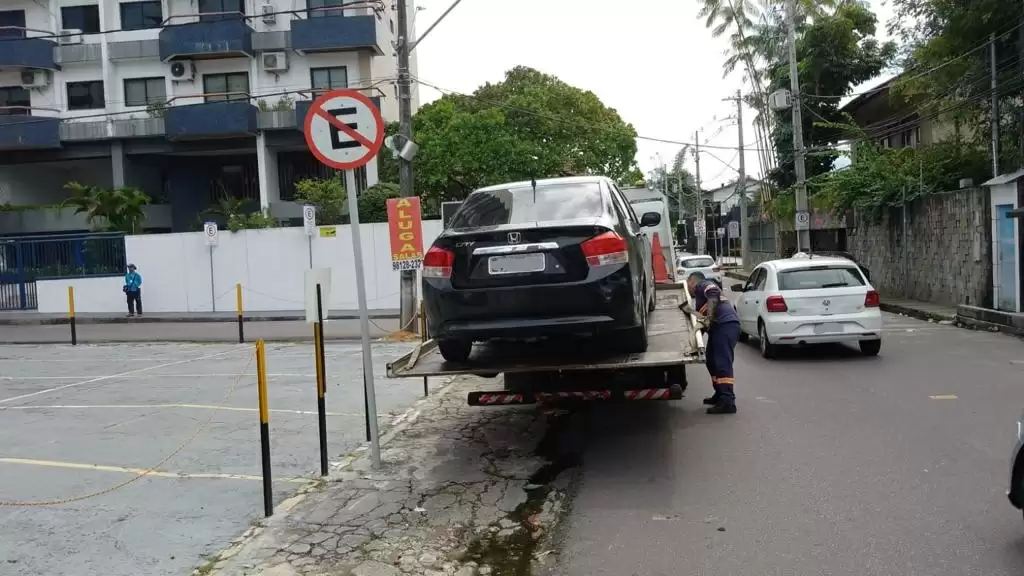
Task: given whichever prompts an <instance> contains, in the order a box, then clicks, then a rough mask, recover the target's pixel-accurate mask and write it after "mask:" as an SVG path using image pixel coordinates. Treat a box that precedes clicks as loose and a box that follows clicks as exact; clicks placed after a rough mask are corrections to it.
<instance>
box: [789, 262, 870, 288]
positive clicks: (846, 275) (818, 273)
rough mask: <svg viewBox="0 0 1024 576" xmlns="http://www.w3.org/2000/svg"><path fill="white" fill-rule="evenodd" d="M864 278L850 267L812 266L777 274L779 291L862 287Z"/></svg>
mask: <svg viewBox="0 0 1024 576" xmlns="http://www.w3.org/2000/svg"><path fill="white" fill-rule="evenodd" d="M863 285H864V277H863V276H861V273H860V270H857V269H856V268H854V267H852V266H814V267H811V268H797V269H794V270H785V271H783V272H779V290H816V289H819V288H843V287H846V286H863Z"/></svg>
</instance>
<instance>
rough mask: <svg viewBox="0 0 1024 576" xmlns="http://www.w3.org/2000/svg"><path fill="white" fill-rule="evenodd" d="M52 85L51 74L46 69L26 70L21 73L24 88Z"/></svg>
mask: <svg viewBox="0 0 1024 576" xmlns="http://www.w3.org/2000/svg"><path fill="white" fill-rule="evenodd" d="M49 85H50V74H49V72H47V71H46V70H25V71H24V72H22V73H21V86H22V88H37V89H38V88H46V87H47V86H49Z"/></svg>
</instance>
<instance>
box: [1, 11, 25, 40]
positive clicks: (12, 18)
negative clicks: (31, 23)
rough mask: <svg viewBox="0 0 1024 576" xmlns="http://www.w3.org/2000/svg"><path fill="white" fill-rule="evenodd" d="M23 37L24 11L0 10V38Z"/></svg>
mask: <svg viewBox="0 0 1024 576" xmlns="http://www.w3.org/2000/svg"><path fill="white" fill-rule="evenodd" d="M24 37H25V11H24V10H0V38H24Z"/></svg>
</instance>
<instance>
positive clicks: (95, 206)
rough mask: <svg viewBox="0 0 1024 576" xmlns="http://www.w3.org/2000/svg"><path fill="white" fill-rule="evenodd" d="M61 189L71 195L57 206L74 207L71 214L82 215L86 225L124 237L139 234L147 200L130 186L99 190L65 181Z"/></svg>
mask: <svg viewBox="0 0 1024 576" xmlns="http://www.w3.org/2000/svg"><path fill="white" fill-rule="evenodd" d="M64 188H65V189H67V190H68V191H69V192H70V193H71V195H70V196H69V197H68V198H66V199H65V200H64V201H63V202H62V203H61V207H67V208H74V209H75V214H84V215H85V219H86V222H88V223H89V225H90V226H92V227H94V228H100V229H103V230H107V231H120V232H124V233H125V234H137V233H139V232H142V223H143V222H144V221H145V219H146V210H145V208H146V206H147V205H148V204H149V203H150V201H151V199H150V197H149V196H148V195H146V193H145V192H143V191H142V190H139V189H138V188H132V187H125V188H114V189H109V188H100V187H97V186H89V185H87V184H81V183H79V182H68V183H67V184H65V185H64Z"/></svg>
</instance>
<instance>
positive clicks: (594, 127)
mask: <svg viewBox="0 0 1024 576" xmlns="http://www.w3.org/2000/svg"><path fill="white" fill-rule="evenodd" d="M414 81H415V82H417V83H419V84H422V85H423V86H427V87H428V88H433V89H434V90H437V91H438V92H441V93H442V94H448V95H452V96H460V97H463V98H471V99H473V100H476V101H477V102H480V103H482V104H487V105H488V106H494V107H497V108H504V109H506V110H512V111H515V112H522V113H523V114H529V115H532V116H536V117H538V118H544V119H547V120H551V121H553V122H560V123H562V124H566V125H569V126H578V127H581V128H587V129H589V130H598V131H604V132H616V129H615V128H610V127H608V126H599V125H595V124H585V123H583V122H578V121H576V120H569V119H566V118H559V117H558V116H552V115H550V114H545V113H543V112H538V111H536V110H530V109H528V108H519V107H516V106H509V105H508V104H504V103H501V102H493V101H490V100H486V99H484V98H480V97H478V96H475V95H473V94H463V93H461V92H456V91H455V90H449V89H447V88H441V87H440V86H437V85H435V84H431V83H430V82H427V81H426V80H422V79H420V78H414ZM631 136H632V137H634V138H636V139H637V140H646V141H648V142H659V143H662V144H674V145H676V146H694V145H695V143H694V142H685V141H682V140H670V139H668V138H656V137H653V136H641V135H639V134H636V135H631ZM700 147H701V148H714V149H716V150H738V149H739V147H737V146H717V145H713V144H700ZM747 150H758V149H757V148H747Z"/></svg>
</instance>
